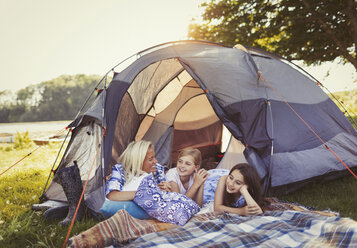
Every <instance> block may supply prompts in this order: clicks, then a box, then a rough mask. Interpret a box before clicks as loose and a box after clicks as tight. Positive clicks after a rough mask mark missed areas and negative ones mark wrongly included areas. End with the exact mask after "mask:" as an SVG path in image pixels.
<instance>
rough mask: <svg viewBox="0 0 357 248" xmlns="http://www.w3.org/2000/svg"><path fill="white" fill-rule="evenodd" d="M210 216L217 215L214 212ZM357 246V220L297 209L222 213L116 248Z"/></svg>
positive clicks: (147, 235) (152, 234) (145, 236)
mask: <svg viewBox="0 0 357 248" xmlns="http://www.w3.org/2000/svg"><path fill="white" fill-rule="evenodd" d="M211 217H214V216H213V215H212V216H211ZM121 246H125V247H184V248H187V247H200V248H201V247H320V248H322V247H357V222H355V221H353V220H352V219H349V218H341V217H337V216H323V215H320V214H317V213H313V212H308V211H306V212H301V211H294V210H287V211H269V212H265V213H264V214H263V215H259V216H238V215H233V214H223V215H221V216H219V217H217V216H216V217H215V218H213V219H211V220H207V219H206V220H200V221H197V220H194V219H193V220H191V221H190V222H189V223H187V224H186V225H185V226H183V227H177V228H175V229H171V230H168V231H163V232H157V233H150V234H146V235H144V236H142V237H140V238H138V239H136V240H134V241H132V242H130V243H129V244H121V245H119V246H116V247H121Z"/></svg>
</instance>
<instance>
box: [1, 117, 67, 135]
mask: <svg viewBox="0 0 357 248" xmlns="http://www.w3.org/2000/svg"><path fill="white" fill-rule="evenodd" d="M70 123H71V121H70V120H64V121H39V122H13V123H0V136H13V135H16V133H18V132H19V133H25V132H29V135H30V136H36V137H45V136H48V137H50V136H53V135H55V134H57V133H59V132H62V133H63V132H65V131H66V127H67V126H68V125H69V124H70Z"/></svg>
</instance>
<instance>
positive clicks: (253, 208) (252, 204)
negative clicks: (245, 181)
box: [240, 185, 263, 214]
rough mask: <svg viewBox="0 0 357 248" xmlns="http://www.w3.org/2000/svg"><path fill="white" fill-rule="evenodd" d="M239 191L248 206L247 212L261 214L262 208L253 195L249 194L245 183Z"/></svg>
mask: <svg viewBox="0 0 357 248" xmlns="http://www.w3.org/2000/svg"><path fill="white" fill-rule="evenodd" d="M240 193H241V194H242V196H243V197H244V199H245V202H246V203H247V206H248V208H249V212H251V213H253V214H261V213H263V211H262V209H261V208H260V206H259V205H258V203H257V202H256V201H255V200H254V199H253V197H252V196H251V195H250V194H249V191H248V187H247V185H243V186H242V188H241V189H240Z"/></svg>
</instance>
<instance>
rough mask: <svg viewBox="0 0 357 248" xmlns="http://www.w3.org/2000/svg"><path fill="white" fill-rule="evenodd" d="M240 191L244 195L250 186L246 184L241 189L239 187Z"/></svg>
mask: <svg viewBox="0 0 357 248" xmlns="http://www.w3.org/2000/svg"><path fill="white" fill-rule="evenodd" d="M239 191H240V193H241V194H242V195H244V193H246V192H248V186H247V185H246V184H244V185H243V186H242V187H241V188H240V189H239Z"/></svg>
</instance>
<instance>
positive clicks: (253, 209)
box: [247, 205, 263, 215]
mask: <svg viewBox="0 0 357 248" xmlns="http://www.w3.org/2000/svg"><path fill="white" fill-rule="evenodd" d="M247 207H248V215H255V214H261V213H263V211H262V209H261V208H260V207H259V206H258V205H247Z"/></svg>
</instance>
